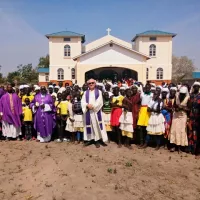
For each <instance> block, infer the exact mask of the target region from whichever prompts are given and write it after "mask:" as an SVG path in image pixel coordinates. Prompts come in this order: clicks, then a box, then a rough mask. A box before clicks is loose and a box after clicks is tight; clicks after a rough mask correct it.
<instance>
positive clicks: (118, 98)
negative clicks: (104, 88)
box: [112, 95, 124, 106]
mask: <svg viewBox="0 0 200 200" xmlns="http://www.w3.org/2000/svg"><path fill="white" fill-rule="evenodd" d="M117 100H118V103H117V105H118V106H122V102H123V100H124V97H123V96H122V95H120V96H117V97H115V96H113V98H112V103H115V101H117Z"/></svg>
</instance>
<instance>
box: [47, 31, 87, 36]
mask: <svg viewBox="0 0 200 200" xmlns="http://www.w3.org/2000/svg"><path fill="white" fill-rule="evenodd" d="M62 32H70V33H75V34H78V35H84V34H82V33H76V32H74V31H68V30H65V31H59V32H54V33H49V34H47V35H52V34H57V33H62Z"/></svg>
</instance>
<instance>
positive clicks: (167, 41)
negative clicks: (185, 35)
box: [132, 30, 176, 84]
mask: <svg viewBox="0 0 200 200" xmlns="http://www.w3.org/2000/svg"><path fill="white" fill-rule="evenodd" d="M175 36H176V34H174V33H169V32H163V31H158V30H150V31H146V32H143V33H140V34H137V35H136V36H135V37H134V38H133V39H132V42H134V45H133V48H134V49H135V50H136V51H139V52H141V53H144V54H146V55H148V56H149V57H150V58H151V59H149V60H147V63H146V79H147V80H150V81H152V82H155V83H157V84H161V83H162V82H171V77H172V38H173V37H175Z"/></svg>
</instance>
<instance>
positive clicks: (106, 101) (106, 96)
mask: <svg viewBox="0 0 200 200" xmlns="http://www.w3.org/2000/svg"><path fill="white" fill-rule="evenodd" d="M103 100H104V103H103V108H102V111H103V116H104V122H105V126H106V131H107V133H108V132H112V127H111V125H110V117H111V109H112V108H111V104H110V98H109V93H108V92H104V93H103ZM110 139H111V138H110V133H109V134H108V142H110Z"/></svg>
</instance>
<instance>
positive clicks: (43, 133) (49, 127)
mask: <svg viewBox="0 0 200 200" xmlns="http://www.w3.org/2000/svg"><path fill="white" fill-rule="evenodd" d="M31 107H32V108H33V111H34V113H35V115H34V128H35V130H36V131H37V140H38V141H39V142H49V141H50V140H51V135H52V132H53V128H54V127H55V120H54V103H53V99H52V97H51V95H50V94H47V90H46V87H44V86H42V87H41V92H40V93H39V94H37V95H35V98H34V99H33V101H32V103H31Z"/></svg>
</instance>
